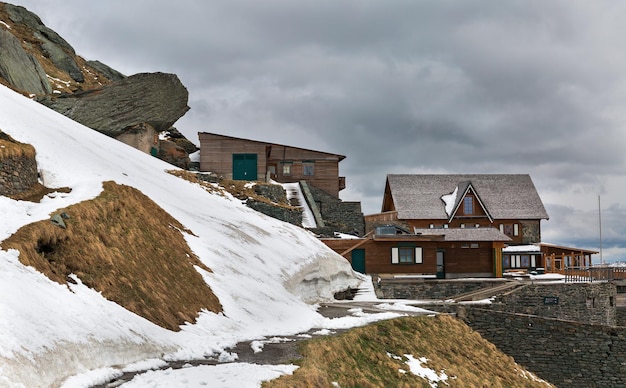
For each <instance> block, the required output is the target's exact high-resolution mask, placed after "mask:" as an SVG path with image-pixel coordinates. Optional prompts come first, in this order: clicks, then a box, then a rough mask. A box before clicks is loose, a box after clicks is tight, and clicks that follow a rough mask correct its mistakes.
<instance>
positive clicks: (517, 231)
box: [513, 224, 519, 236]
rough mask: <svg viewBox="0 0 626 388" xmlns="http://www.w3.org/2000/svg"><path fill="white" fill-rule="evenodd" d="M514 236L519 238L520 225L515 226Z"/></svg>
mask: <svg viewBox="0 0 626 388" xmlns="http://www.w3.org/2000/svg"><path fill="white" fill-rule="evenodd" d="M513 236H519V224H513Z"/></svg>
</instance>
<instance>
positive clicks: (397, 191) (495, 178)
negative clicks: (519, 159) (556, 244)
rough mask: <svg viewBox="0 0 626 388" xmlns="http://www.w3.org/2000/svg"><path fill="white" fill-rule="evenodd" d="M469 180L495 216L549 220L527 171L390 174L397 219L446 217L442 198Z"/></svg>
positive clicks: (388, 178) (444, 218)
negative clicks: (509, 172)
mask: <svg viewBox="0 0 626 388" xmlns="http://www.w3.org/2000/svg"><path fill="white" fill-rule="evenodd" d="M468 182H471V184H472V187H473V188H474V189H475V191H476V194H477V195H478V196H479V197H480V200H481V201H482V203H483V205H484V206H485V208H486V210H487V211H488V212H489V214H490V215H491V216H492V217H493V218H494V219H520V220H523V219H548V213H547V212H546V209H545V208H544V206H543V202H541V198H540V197H539V194H538V193H537V190H536V189H535V185H534V184H533V181H532V179H530V175H528V174H515V175H511V174H454V175H442V174H432V175H395V174H390V175H387V183H388V185H389V189H390V191H391V196H392V198H393V202H394V204H395V208H396V210H397V211H398V218H399V219H403V220H406V219H441V220H447V219H448V215H447V214H446V210H445V204H444V202H443V200H442V199H441V197H442V196H444V195H447V194H451V193H452V192H453V191H454V189H455V188H456V187H457V186H461V185H462V186H464V187H467V184H468ZM461 189H462V187H459V194H458V195H462V192H461V191H460V190H461Z"/></svg>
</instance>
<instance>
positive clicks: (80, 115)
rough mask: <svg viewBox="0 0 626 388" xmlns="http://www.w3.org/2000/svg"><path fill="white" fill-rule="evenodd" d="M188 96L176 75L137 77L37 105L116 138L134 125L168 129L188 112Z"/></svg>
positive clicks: (49, 99)
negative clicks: (44, 106)
mask: <svg viewBox="0 0 626 388" xmlns="http://www.w3.org/2000/svg"><path fill="white" fill-rule="evenodd" d="M188 99H189V93H188V91H187V88H185V86H184V85H183V84H182V83H181V82H180V80H179V79H178V77H177V76H176V74H166V73H140V74H135V75H132V76H129V77H127V78H124V79H122V80H120V81H117V82H115V83H113V84H110V85H106V86H104V87H102V88H100V89H95V90H88V91H84V92H79V93H74V94H62V95H58V96H43V97H39V98H37V101H39V102H40V103H42V104H43V105H46V106H47V107H49V108H51V109H53V110H55V111H57V112H59V113H61V114H63V115H65V116H67V117H69V118H71V119H72V120H75V121H78V122H79V123H81V124H83V125H85V126H87V127H89V128H92V129H95V130H97V131H99V132H102V133H105V134H107V135H109V136H112V137H118V136H119V135H120V134H122V133H123V132H124V131H126V130H128V129H129V128H132V127H134V126H136V125H138V124H142V123H145V124H149V125H150V126H152V127H153V128H154V129H155V130H156V131H157V132H162V131H165V130H167V129H169V128H170V127H171V126H172V125H173V124H174V123H175V122H176V121H177V120H178V119H179V118H180V117H182V116H183V115H184V114H185V113H186V112H187V111H188V110H189V107H188V106H187V101H188Z"/></svg>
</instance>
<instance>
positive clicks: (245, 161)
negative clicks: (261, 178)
mask: <svg viewBox="0 0 626 388" xmlns="http://www.w3.org/2000/svg"><path fill="white" fill-rule="evenodd" d="M256 165H257V163H256V154H233V180H236V181H255V180H257V169H256Z"/></svg>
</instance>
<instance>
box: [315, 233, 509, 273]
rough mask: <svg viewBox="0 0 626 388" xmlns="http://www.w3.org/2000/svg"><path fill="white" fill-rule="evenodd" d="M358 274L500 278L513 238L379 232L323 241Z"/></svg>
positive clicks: (483, 234)
mask: <svg viewBox="0 0 626 388" xmlns="http://www.w3.org/2000/svg"><path fill="white" fill-rule="evenodd" d="M322 241H323V242H324V243H325V244H326V245H328V246H329V247H330V248H331V249H333V250H334V251H335V252H337V253H339V254H341V255H343V256H344V257H345V258H346V259H348V260H349V261H350V262H351V263H352V267H353V268H354V269H355V270H356V271H359V272H362V273H376V274H386V273H396V274H398V273H402V274H411V275H413V276H415V277H424V278H437V279H445V278H448V279H450V278H463V277H496V276H497V277H499V276H501V274H502V268H501V263H502V256H501V249H502V248H503V247H504V246H505V243H507V242H510V241H511V238H510V237H508V236H506V235H505V234H503V233H501V232H500V231H499V230H498V229H496V228H488V227H487V228H447V229H443V228H439V229H434V228H433V229H431V228H421V229H420V228H415V229H413V230H410V231H409V230H407V229H403V228H401V227H398V226H394V225H390V226H379V227H377V228H375V229H374V230H373V231H372V232H370V233H369V234H368V235H366V236H365V237H363V238H352V239H350V238H343V239H341V238H335V239H322Z"/></svg>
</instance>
